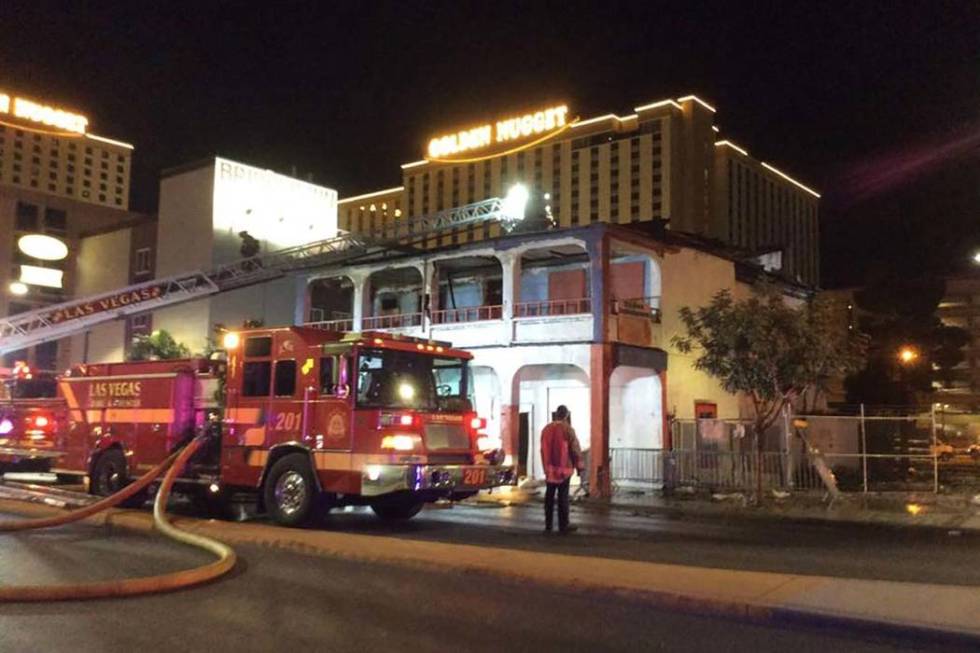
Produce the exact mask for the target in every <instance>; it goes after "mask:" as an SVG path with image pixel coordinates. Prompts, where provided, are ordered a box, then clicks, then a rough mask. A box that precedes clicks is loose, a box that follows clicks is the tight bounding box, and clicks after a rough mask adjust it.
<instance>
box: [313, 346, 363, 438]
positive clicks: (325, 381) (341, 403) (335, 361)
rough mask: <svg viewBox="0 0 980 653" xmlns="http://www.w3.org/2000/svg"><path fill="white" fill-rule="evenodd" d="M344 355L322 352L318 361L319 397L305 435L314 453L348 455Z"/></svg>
mask: <svg viewBox="0 0 980 653" xmlns="http://www.w3.org/2000/svg"><path fill="white" fill-rule="evenodd" d="M346 351H347V353H346V354H345V353H339V352H338V353H336V354H330V353H329V352H324V355H323V356H321V357H320V360H319V361H318V366H319V377H320V383H319V396H317V397H311V399H315V401H314V402H313V403H312V405H313V410H312V411H310V415H311V420H310V426H309V427H308V432H309V433H310V434H311V435H312V436H313V439H314V446H315V447H316V448H317V449H326V450H341V451H350V449H351V446H352V443H353V428H352V422H351V415H352V414H353V411H352V410H351V405H350V402H351V401H352V397H351V392H350V379H351V375H350V364H351V356H350V355H349V350H346Z"/></svg>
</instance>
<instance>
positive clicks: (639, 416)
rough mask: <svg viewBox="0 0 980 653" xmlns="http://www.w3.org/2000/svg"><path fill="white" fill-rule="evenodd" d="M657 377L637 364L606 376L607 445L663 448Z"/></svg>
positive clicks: (660, 400) (660, 398) (660, 397)
mask: <svg viewBox="0 0 980 653" xmlns="http://www.w3.org/2000/svg"><path fill="white" fill-rule="evenodd" d="M661 403H662V394H661V385H660V378H659V377H658V376H657V375H656V373H654V372H653V370H649V369H646V368H641V367H630V366H621V367H617V368H616V369H615V370H613V373H612V375H611V377H610V379H609V404H610V406H615V407H616V410H610V411H609V446H610V447H613V448H616V447H625V448H637V449H659V448H661V447H663V412H662V406H661Z"/></svg>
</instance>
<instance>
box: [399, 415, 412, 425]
mask: <svg viewBox="0 0 980 653" xmlns="http://www.w3.org/2000/svg"><path fill="white" fill-rule="evenodd" d="M398 423H399V424H401V425H402V426H411V425H412V424H414V423H415V417H414V416H413V415H402V416H401V417H399V418H398Z"/></svg>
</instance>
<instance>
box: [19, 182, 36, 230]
mask: <svg viewBox="0 0 980 653" xmlns="http://www.w3.org/2000/svg"><path fill="white" fill-rule="evenodd" d="M15 169H16V167H15ZM17 229H18V230H19V231H34V230H35V229H37V206H36V205H34V204H28V203H27V202H17Z"/></svg>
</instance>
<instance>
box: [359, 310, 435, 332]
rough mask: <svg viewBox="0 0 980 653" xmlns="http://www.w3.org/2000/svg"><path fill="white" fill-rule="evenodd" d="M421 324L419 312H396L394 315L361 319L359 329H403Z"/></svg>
mask: <svg viewBox="0 0 980 653" xmlns="http://www.w3.org/2000/svg"><path fill="white" fill-rule="evenodd" d="M417 326H422V314H421V313H397V314H395V315H374V316H372V317H366V318H364V319H362V320H361V329H363V330H364V331H371V330H372V329H405V328H408V327H417Z"/></svg>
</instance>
